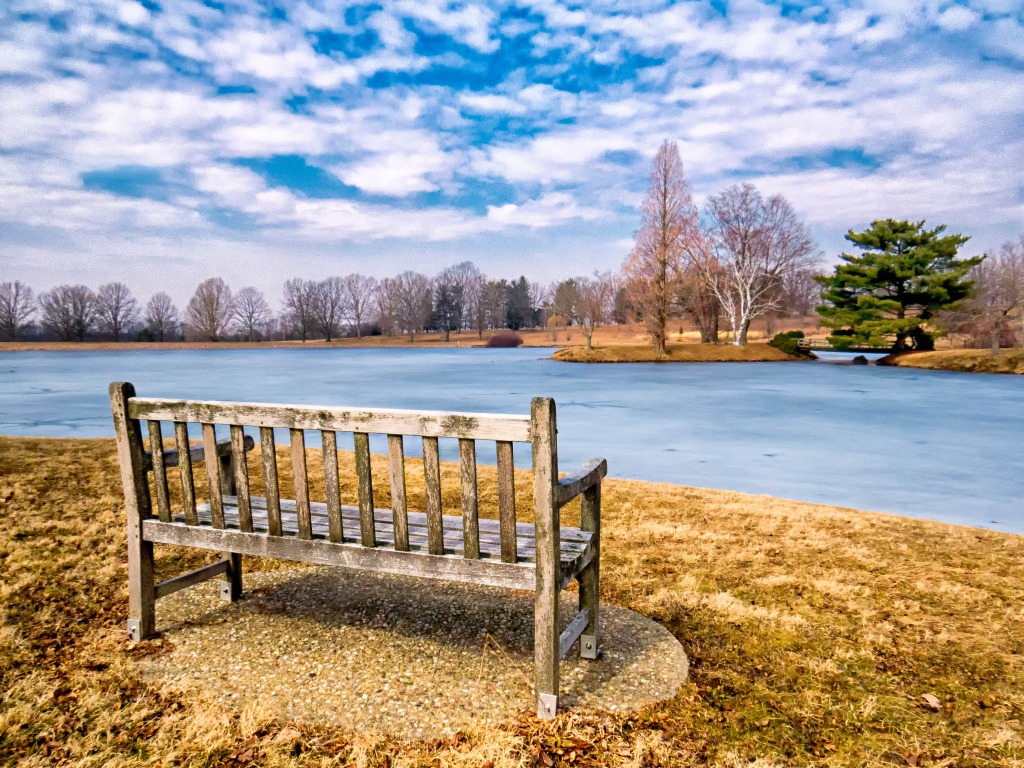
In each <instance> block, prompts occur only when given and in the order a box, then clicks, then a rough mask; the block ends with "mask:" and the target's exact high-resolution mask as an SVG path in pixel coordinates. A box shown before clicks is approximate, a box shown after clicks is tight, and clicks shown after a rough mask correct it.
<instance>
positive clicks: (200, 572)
mask: <svg viewBox="0 0 1024 768" xmlns="http://www.w3.org/2000/svg"><path fill="white" fill-rule="evenodd" d="M228 567H229V566H228V561H227V560H218V561H217V562H216V563H210V564H209V565H204V566H203V567H202V568H196V569H195V570H194V571H189V572H188V573H183V574H181V575H180V576H175V577H174V578H173V579H167V580H166V581H161V582H160V583H159V584H157V585H156V599H157V600H159V599H160V598H162V597H167V596H168V595H173V594H174V593H175V592H178V591H180V590H182V589H186V588H187V587H192V586H195V585H196V584H202V583H203V582H204V581H209V580H210V579H212V578H214V577H215V576H220V575H221V574H222V573H227V572H228Z"/></svg>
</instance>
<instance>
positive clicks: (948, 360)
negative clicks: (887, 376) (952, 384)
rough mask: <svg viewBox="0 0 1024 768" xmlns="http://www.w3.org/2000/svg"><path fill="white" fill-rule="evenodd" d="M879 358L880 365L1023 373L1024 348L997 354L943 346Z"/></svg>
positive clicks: (969, 371) (972, 371)
mask: <svg viewBox="0 0 1024 768" xmlns="http://www.w3.org/2000/svg"><path fill="white" fill-rule="evenodd" d="M878 362H879V364H880V365H896V366H899V367H901V368H928V369H931V370H940V371H963V372H968V373H1024V349H1002V350H1000V351H999V353H998V354H995V355H993V354H992V350H990V349H940V350H936V351H934V352H910V353H908V354H903V355H888V356H886V357H883V358H882V359H881V360H879V361H878Z"/></svg>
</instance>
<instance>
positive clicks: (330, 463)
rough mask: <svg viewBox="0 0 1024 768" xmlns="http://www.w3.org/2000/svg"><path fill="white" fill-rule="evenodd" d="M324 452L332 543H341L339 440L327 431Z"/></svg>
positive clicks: (325, 485)
mask: <svg viewBox="0 0 1024 768" xmlns="http://www.w3.org/2000/svg"><path fill="white" fill-rule="evenodd" d="M321 442H322V443H323V452H324V488H325V489H326V491H327V519H328V522H329V524H330V539H331V541H341V536H342V529H341V478H340V477H339V473H338V438H337V436H336V435H335V433H334V432H332V431H331V430H329V429H327V430H324V431H323V432H322V433H321Z"/></svg>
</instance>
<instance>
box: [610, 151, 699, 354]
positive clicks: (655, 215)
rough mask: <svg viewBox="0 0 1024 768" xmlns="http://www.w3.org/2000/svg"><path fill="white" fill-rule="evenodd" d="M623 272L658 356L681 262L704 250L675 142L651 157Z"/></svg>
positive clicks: (635, 305) (681, 266) (632, 298)
mask: <svg viewBox="0 0 1024 768" xmlns="http://www.w3.org/2000/svg"><path fill="white" fill-rule="evenodd" d="M633 239H634V245H633V252H632V253H631V254H630V255H629V257H628V258H627V259H626V264H625V268H624V272H625V277H626V284H627V289H628V291H629V294H630V298H631V300H632V303H633V306H634V308H635V310H636V312H637V313H638V315H639V316H640V317H641V319H642V320H643V323H644V326H645V327H646V329H647V334H648V335H649V336H650V337H651V342H652V343H653V344H654V349H655V351H656V352H657V354H658V355H664V354H665V342H666V339H667V327H668V322H669V318H670V317H671V315H672V311H673V302H674V301H675V299H676V297H677V296H678V293H679V276H680V272H681V271H682V268H683V265H684V262H685V260H686V259H687V258H688V257H689V256H690V255H691V254H694V255H696V254H697V253H698V252H699V251H700V250H701V249H702V248H703V237H702V235H701V231H700V225H699V220H698V214H697V209H696V207H695V206H694V204H693V199H692V197H691V196H690V187H689V184H688V183H687V181H686V176H685V175H684V173H683V162H682V160H681V159H680V158H679V148H678V147H677V146H676V144H675V142H669V141H666V142H664V143H663V144H662V145H661V147H660V148H659V149H658V154H657V155H655V157H654V165H653V168H652V170H651V177H650V183H649V186H648V190H647V197H645V198H644V202H643V207H642V214H641V219H640V229H638V230H637V231H636V232H635V233H634V235H633Z"/></svg>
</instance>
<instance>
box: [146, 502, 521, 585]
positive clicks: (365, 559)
mask: <svg viewBox="0 0 1024 768" xmlns="http://www.w3.org/2000/svg"><path fill="white" fill-rule="evenodd" d="M143 530H144V533H145V536H146V539H147V540H148V541H151V542H157V543H162V544H177V545H180V546H188V547H198V548H200V549H213V550H220V551H225V550H234V551H237V552H243V553H245V554H247V555H255V556H257V557H277V558H281V559H284V560H299V561H302V562H307V563H319V564H322V565H335V566H340V567H344V568H358V569H360V570H364V571H375V572H380V573H397V574H407V575H410V576H419V577H421V578H428V579H445V580H448V581H468V582H471V583H474V584H484V585H487V586H494V587H509V588H512V589H530V588H531V587H532V585H533V582H534V578H533V566H532V565H531V564H529V563H502V562H496V561H493V560H468V559H466V558H464V557H459V556H455V555H443V556H431V555H424V554H420V553H417V552H396V551H395V550H393V549H385V548H380V547H378V548H376V549H371V548H369V547H364V546H362V545H361V544H335V543H334V542H331V541H326V540H323V539H317V540H305V539H299V538H291V537H284V536H266V535H264V534H260V533H242V532H241V531H235V530H231V529H225V530H218V529H215V528H196V527H192V526H187V525H184V524H182V523H164V522H161V521H159V520H155V519H151V520H146V521H145V522H144V523H143Z"/></svg>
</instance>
